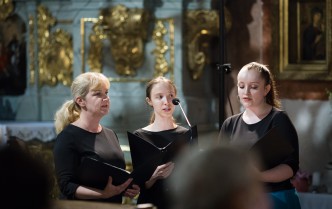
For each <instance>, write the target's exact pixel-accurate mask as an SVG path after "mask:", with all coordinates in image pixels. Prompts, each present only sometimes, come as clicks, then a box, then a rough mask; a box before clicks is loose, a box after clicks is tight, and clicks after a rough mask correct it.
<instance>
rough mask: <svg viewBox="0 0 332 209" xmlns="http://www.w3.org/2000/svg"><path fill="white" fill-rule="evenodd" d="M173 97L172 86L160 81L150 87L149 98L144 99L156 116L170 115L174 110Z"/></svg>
mask: <svg viewBox="0 0 332 209" xmlns="http://www.w3.org/2000/svg"><path fill="white" fill-rule="evenodd" d="M175 97H176V95H175V90H174V88H173V87H172V86H171V85H170V84H168V83H166V82H160V83H157V84H155V85H154V86H153V87H152V89H151V93H150V98H146V100H147V102H148V103H149V105H151V106H152V107H153V109H154V112H155V115H156V117H172V115H173V112H174V105H173V103H172V99H173V98H175Z"/></svg>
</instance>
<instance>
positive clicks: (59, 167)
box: [53, 124, 126, 203]
mask: <svg viewBox="0 0 332 209" xmlns="http://www.w3.org/2000/svg"><path fill="white" fill-rule="evenodd" d="M53 153H54V163H55V171H56V175H57V180H58V184H59V188H60V191H61V195H62V196H61V198H62V199H75V191H76V189H77V188H78V187H79V186H80V185H81V182H79V181H78V180H77V170H78V168H79V166H80V162H81V160H82V159H83V158H84V157H86V156H90V157H93V158H95V159H99V160H102V161H103V162H106V163H109V164H112V165H115V166H117V167H120V168H123V169H125V166H126V164H125V160H124V154H123V152H122V150H121V148H120V144H119V141H118V138H117V136H116V134H115V133H114V131H112V130H111V129H108V128H105V127H103V129H102V131H101V132H99V133H91V132H89V131H86V130H84V129H81V128H79V127H77V126H74V125H71V124H70V125H68V126H67V127H65V129H64V130H63V131H62V132H61V133H59V135H58V136H57V138H56V142H55V146H54V150H53ZM81 186H84V185H81ZM98 201H108V202H118V203H121V201H122V196H121V195H118V196H115V197H112V198H109V199H106V200H98Z"/></svg>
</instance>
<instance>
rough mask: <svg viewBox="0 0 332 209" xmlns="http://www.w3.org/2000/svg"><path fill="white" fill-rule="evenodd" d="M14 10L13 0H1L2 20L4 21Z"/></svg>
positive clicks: (0, 12) (0, 17)
mask: <svg viewBox="0 0 332 209" xmlns="http://www.w3.org/2000/svg"><path fill="white" fill-rule="evenodd" d="M13 10H14V5H13V1H12V0H0V21H4V20H5V19H6V18H7V17H8V16H9V15H10V14H11V13H12V12H13Z"/></svg>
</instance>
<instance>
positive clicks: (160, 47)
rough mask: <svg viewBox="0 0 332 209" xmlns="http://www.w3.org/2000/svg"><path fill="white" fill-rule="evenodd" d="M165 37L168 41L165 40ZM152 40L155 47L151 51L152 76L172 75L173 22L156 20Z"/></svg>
mask: <svg viewBox="0 0 332 209" xmlns="http://www.w3.org/2000/svg"><path fill="white" fill-rule="evenodd" d="M167 26H168V28H167ZM167 36H168V41H167V40H166V39H167ZM152 38H153V40H154V43H155V46H156V47H155V49H154V50H153V51H152V54H153V55H154V56H155V65H154V76H155V77H157V76H164V75H165V74H167V73H171V75H173V74H174V72H173V71H174V20H173V19H172V18H166V19H156V21H155V26H154V30H153V34H152ZM167 53H168V54H169V63H168V62H167ZM171 79H173V78H171Z"/></svg>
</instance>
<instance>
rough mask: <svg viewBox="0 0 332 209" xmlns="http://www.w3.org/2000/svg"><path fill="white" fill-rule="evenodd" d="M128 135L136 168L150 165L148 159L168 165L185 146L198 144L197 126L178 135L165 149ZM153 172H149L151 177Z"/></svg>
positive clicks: (130, 134)
mask: <svg viewBox="0 0 332 209" xmlns="http://www.w3.org/2000/svg"><path fill="white" fill-rule="evenodd" d="M127 135H128V142H129V147H130V154H131V159H132V164H133V167H134V168H136V167H140V166H141V165H142V164H143V165H144V164H149V161H147V160H146V159H149V160H151V159H158V161H159V163H160V164H164V163H167V162H169V161H172V160H174V159H175V158H176V157H177V156H178V154H179V153H180V151H181V149H182V148H183V147H184V146H186V145H188V144H189V143H191V144H194V145H195V144H197V126H193V127H192V128H191V129H189V130H188V131H187V132H186V133H184V134H181V135H177V136H176V138H174V139H173V141H172V142H170V143H169V144H167V145H166V146H164V147H157V146H155V145H154V144H152V143H151V142H149V141H147V140H145V139H143V138H141V137H139V136H137V135H135V134H133V133H130V132H127ZM158 137H162V136H158ZM190 140H192V141H190ZM152 167H153V166H150V168H152ZM155 168H156V167H154V170H155ZM154 170H153V171H154ZM153 171H152V172H151V171H149V172H150V173H151V175H152V174H153Z"/></svg>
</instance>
